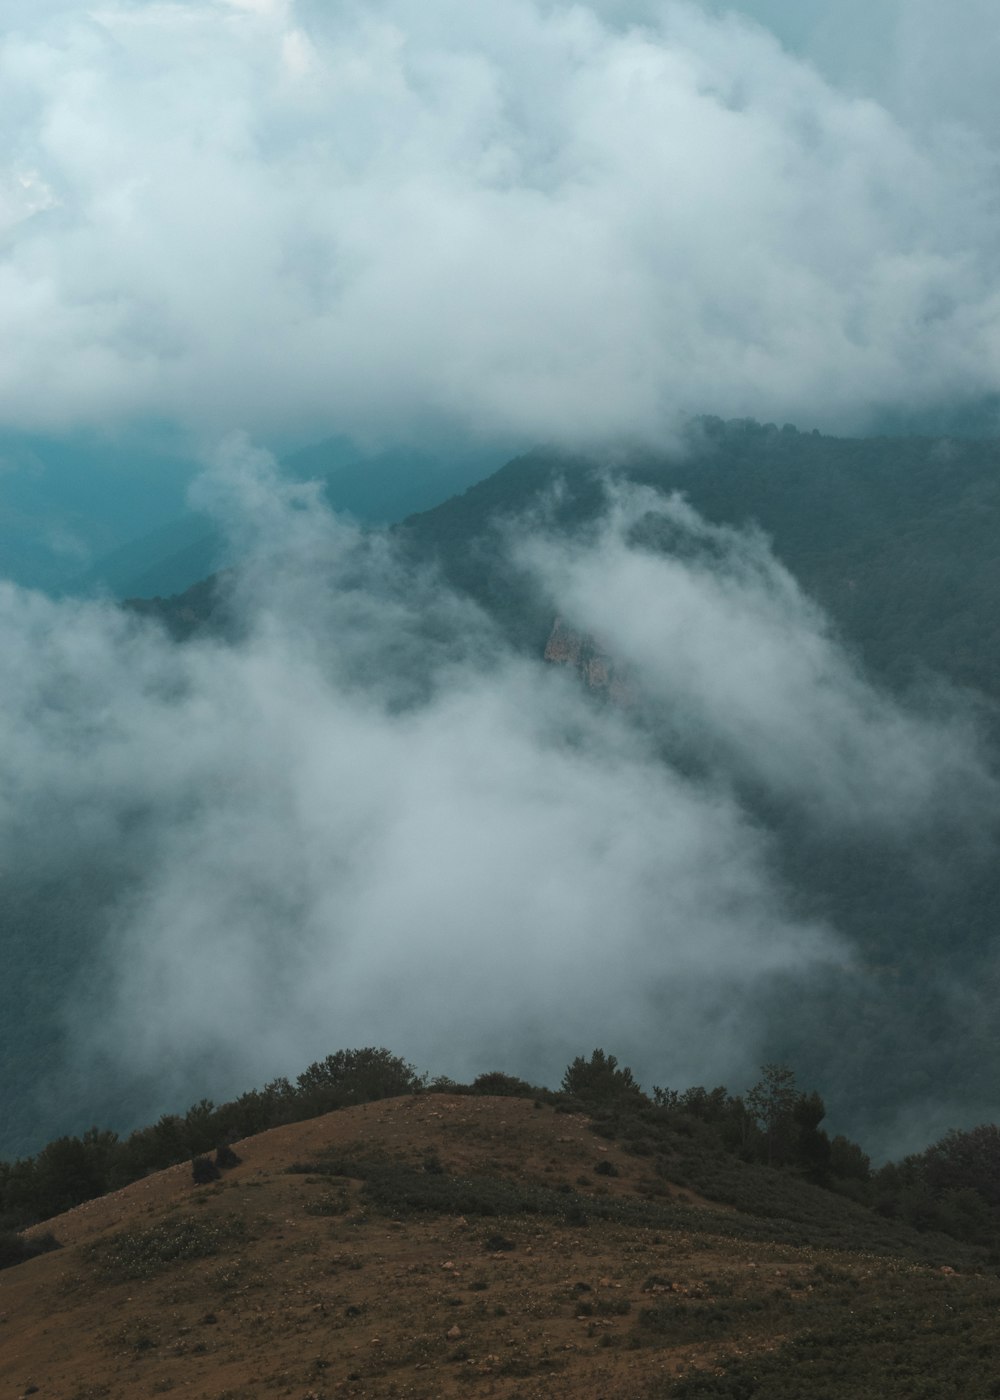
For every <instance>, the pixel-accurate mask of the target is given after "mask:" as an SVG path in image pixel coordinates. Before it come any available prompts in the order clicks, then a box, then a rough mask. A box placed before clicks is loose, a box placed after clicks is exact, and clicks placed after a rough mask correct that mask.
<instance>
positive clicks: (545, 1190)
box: [0, 1095, 1000, 1400]
mask: <svg viewBox="0 0 1000 1400" xmlns="http://www.w3.org/2000/svg"><path fill="white" fill-rule="evenodd" d="M238 1152H239V1155H240V1157H241V1158H242V1162H241V1164H240V1165H239V1166H237V1167H235V1168H234V1169H233V1170H231V1171H230V1172H227V1173H226V1175H225V1177H224V1179H223V1180H221V1181H219V1182H216V1183H214V1184H213V1185H210V1186H207V1187H196V1186H194V1185H193V1184H192V1180H191V1172H190V1168H189V1167H174V1168H171V1169H169V1170H168V1171H165V1172H161V1173H158V1174H157V1175H155V1176H152V1177H149V1178H147V1179H146V1180H145V1181H141V1182H137V1183H135V1184H134V1185H132V1186H130V1187H128V1188H126V1189H125V1190H123V1191H120V1192H117V1193H115V1194H114V1195H113V1196H109V1197H104V1198H101V1199H99V1200H95V1201H91V1202H88V1203H87V1204H86V1205H84V1206H81V1207H79V1208H77V1209H76V1210H74V1211H71V1212H70V1213H69V1214H67V1215H64V1216H61V1217H59V1218H58V1219H57V1220H56V1221H53V1222H48V1223H47V1224H46V1225H45V1226H41V1227H38V1229H39V1232H44V1231H48V1230H51V1231H52V1232H53V1233H54V1234H55V1235H56V1236H57V1237H58V1239H59V1240H60V1242H61V1243H62V1245H63V1248H62V1249H60V1250H58V1251H57V1252H55V1253H51V1254H46V1255H40V1256H39V1257H37V1258H34V1259H31V1260H29V1261H28V1262H26V1263H24V1264H22V1265H20V1266H18V1267H17V1268H12V1269H8V1270H6V1271H4V1272H3V1273H0V1400H5V1398H6V1397H11V1400H14V1397H20V1396H26V1395H29V1394H30V1395H37V1396H38V1397H39V1400H99V1398H100V1400H104V1398H105V1397H106V1400H135V1397H146V1396H150V1397H152V1396H157V1395H166V1394H170V1393H171V1392H177V1393H178V1394H180V1395H183V1396H185V1397H191V1400H266V1398H267V1397H272V1396H275V1397H277V1396H288V1397H293V1400H333V1397H340V1396H366V1397H368V1396H370V1397H385V1400H389V1397H399V1398H400V1400H402V1397H412V1398H413V1400H420V1398H421V1397H426V1400H430V1398H431V1397H439V1396H445V1397H447V1396H459V1395H461V1396H463V1397H477V1396H483V1397H486V1396H493V1397H510V1400H514V1398H515V1397H519V1400H529V1397H536V1396H538V1397H541V1396H544V1397H546V1400H549V1398H550V1397H574V1400H597V1398H598V1397H604V1400H627V1398H628V1397H635V1398H636V1400H653V1397H659V1396H664V1397H666V1396H684V1397H690V1400H695V1397H710V1396H712V1397H716V1396H717V1397H730V1400H746V1397H750V1396H753V1395H757V1396H760V1397H764V1396H767V1397H769V1400H771V1397H774V1400H784V1397H788V1400H791V1398H792V1397H801V1396H809V1400H826V1397H834V1396H838V1397H840V1396H842V1397H851V1400H861V1397H863V1396H865V1395H867V1394H871V1395H875V1394H878V1395H879V1396H880V1397H882V1400H884V1397H886V1396H893V1395H899V1396H904V1395H905V1396H927V1397H931V1396H933V1397H935V1398H936V1397H939V1396H950V1395H956V1396H957V1395H962V1396H963V1397H972V1398H973V1400H975V1397H978V1396H989V1395H994V1394H1000V1385H997V1384H996V1383H995V1381H994V1376H995V1375H996V1373H997V1372H996V1365H995V1361H996V1353H995V1344H994V1341H993V1334H994V1332H995V1319H996V1316H997V1312H998V1308H1000V1283H998V1281H997V1280H996V1278H994V1277H991V1276H988V1275H977V1274H974V1273H969V1272H961V1273H958V1272H953V1271H952V1270H951V1269H950V1267H949V1266H947V1265H945V1266H943V1267H942V1265H941V1264H940V1263H935V1262H931V1263H921V1262H914V1261H913V1260H912V1259H907V1258H903V1257H900V1256H899V1255H896V1256H893V1255H891V1254H885V1253H877V1252H875V1251H874V1250H865V1249H854V1250H844V1249H832V1248H828V1247H819V1246H817V1245H816V1244H815V1243H813V1244H807V1243H801V1242H800V1243H792V1242H790V1241H789V1239H788V1237H787V1234H788V1232H787V1231H785V1232H784V1234H782V1231H781V1230H775V1229H772V1228H771V1226H772V1225H773V1224H774V1222H771V1224H769V1223H768V1222H766V1221H763V1220H761V1219H760V1218H757V1217H754V1216H751V1215H749V1214H747V1213H745V1212H743V1211H736V1210H733V1209H732V1208H727V1207H719V1206H713V1205H712V1204H711V1203H710V1202H709V1201H707V1200H704V1199H701V1198H699V1197H698V1196H697V1195H696V1194H695V1193H693V1192H692V1191H689V1190H681V1189H680V1188H676V1187H672V1186H670V1184H669V1183H665V1182H664V1181H663V1180H662V1179H658V1180H655V1181H654V1180H653V1179H652V1178H651V1176H650V1168H649V1163H648V1161H647V1160H646V1159H644V1158H642V1157H639V1156H636V1155H634V1154H631V1153H629V1152H627V1151H626V1150H624V1148H623V1147H622V1146H620V1145H619V1144H618V1143H616V1142H613V1141H609V1140H607V1139H606V1138H602V1137H600V1136H598V1135H595V1133H594V1132H593V1131H592V1128H591V1126H590V1125H589V1123H588V1120H587V1119H586V1118H584V1117H582V1116H580V1115H576V1114H567V1113H557V1112H555V1111H554V1110H553V1109H552V1107H550V1106H545V1107H542V1106H537V1107H536V1106H535V1105H534V1104H533V1103H532V1101H531V1100H529V1099H504V1098H475V1097H457V1096H456V1097H450V1096H447V1095H422V1096H409V1097H406V1098H401V1099H391V1100H385V1101H383V1102H380V1103H374V1104H369V1105H367V1106H364V1107H359V1108H352V1109H347V1110H344V1111H342V1112H339V1113H334V1114H329V1115H327V1116H326V1117H323V1118H318V1119H312V1120H310V1121H308V1122H304V1123H299V1124H294V1125H291V1126H288V1127H282V1128H276V1129H273V1130H272V1131H270V1132H268V1133H264V1134H261V1135H260V1136H259V1137H256V1138H251V1139H248V1140H247V1141H245V1142H244V1143H241V1144H239V1145H238Z"/></svg>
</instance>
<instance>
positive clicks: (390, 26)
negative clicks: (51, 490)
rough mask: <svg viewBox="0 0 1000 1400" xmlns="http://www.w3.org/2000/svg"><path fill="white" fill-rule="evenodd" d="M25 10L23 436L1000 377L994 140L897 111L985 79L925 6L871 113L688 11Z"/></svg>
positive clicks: (10, 372) (583, 429)
mask: <svg viewBox="0 0 1000 1400" xmlns="http://www.w3.org/2000/svg"><path fill="white" fill-rule="evenodd" d="M970 3H971V0H970ZM973 8H974V7H973ZM8 9H9V11H10V14H11V17H12V20H14V19H16V21H17V22H16V23H15V22H12V23H11V24H10V25H9V26H8V27H7V29H6V31H5V36H4V38H3V39H2V40H0V80H2V81H3V83H4V89H5V93H6V94H7V100H8V103H9V107H10V114H11V115H10V121H9V128H10V139H9V150H10V151H11V153H12V156H11V160H12V164H11V166H10V167H9V170H8V173H7V177H6V179H7V187H10V185H11V181H12V180H16V172H17V171H19V170H20V171H24V170H30V171H31V172H33V175H32V178H33V179H36V180H37V182H38V185H37V188H38V189H39V190H45V191H46V198H45V200H44V201H42V203H41V204H37V202H36V204H37V207H35V211H34V213H33V214H31V215H30V216H29V217H27V218H22V219H21V221H20V222H19V223H17V224H16V225H15V226H14V228H13V229H12V230H11V231H9V232H8V245H7V256H6V258H5V261H4V264H3V271H2V285H0V307H2V324H3V331H4V335H5V338H6V339H7V341H8V342H9V343H16V344H17V346H18V354H17V356H10V357H6V358H5V360H4V363H3V368H2V371H0V423H2V422H5V423H7V424H14V425H18V426H28V427H39V426H47V427H52V426H59V425H73V424H79V423H84V422H89V423H94V422H106V421H108V420H109V419H122V418H128V417H130V416H136V415H142V414H153V415H155V416H157V417H160V418H168V419H173V420H179V421H181V422H182V423H184V424H186V425H187V426H188V427H193V428H194V429H195V430H198V431H205V432H214V431H216V430H218V429H228V428H229V427H232V426H233V425H243V426H246V427H248V428H250V429H252V430H254V431H257V432H262V433H265V434H271V435H275V436H278V437H281V436H282V435H284V436H285V437H288V436H298V437H299V438H307V437H308V436H310V435H311V434H317V435H318V434H320V433H322V432H324V431H328V430H331V429H332V428H334V427H339V428H345V429H347V430H349V431H354V432H357V433H360V434H362V435H368V436H373V435H374V436H378V435H380V434H381V435H393V434H395V435H406V434H413V433H416V432H418V431H419V428H420V425H421V424H422V423H423V421H425V419H426V416H427V415H428V414H431V415H436V416H437V417H438V419H441V418H444V419H448V418H451V419H452V420H456V421H458V422H460V423H462V424H463V425H465V426H468V425H470V424H471V425H472V426H473V427H475V428H477V429H479V430H487V431H489V430H493V429H497V430H504V431H513V432H516V433H518V434H521V435H526V436H532V435H535V436H562V437H574V436H576V437H588V436H600V435H603V434H609V433H610V434H616V433H621V432H630V431H631V432H639V433H643V432H644V433H647V434H650V435H654V436H655V435H658V434H662V433H663V432H665V431H666V430H667V429H668V427H669V425H670V423H671V422H672V421H673V417H674V415H675V414H676V413H677V412H678V411H691V410H693V411H698V410H702V409H708V410H717V411H720V412H722V413H730V412H732V413H742V412H752V413H755V414H756V415H757V416H759V417H774V418H777V419H779V420H780V419H783V418H798V419H801V420H803V421H805V422H810V423H811V422H814V421H815V422H819V423H821V424H824V425H841V426H843V425H849V424H850V423H852V422H855V421H858V418H859V416H861V415H863V413H864V411H865V408H866V406H867V405H868V404H870V403H871V402H872V401H878V400H904V401H907V402H925V401H928V400H934V399H936V398H942V397H945V398H946V397H948V396H950V395H954V394H957V393H965V392H968V393H975V392H979V391H983V390H988V389H992V388H994V387H995V385H996V382H997V370H998V367H1000V337H998V333H997V327H998V324H1000V322H998V301H997V281H996V261H997V254H996V239H995V233H994V216H993V212H992V208H991V206H990V205H989V202H988V200H986V199H985V198H984V191H985V190H987V189H988V188H990V187H991V186H992V183H993V179H994V168H995V150H994V147H993V145H992V144H991V142H992V139H993V136H992V128H991V127H990V125H989V122H988V121H986V119H985V117H984V119H983V120H982V121H978V120H977V121H976V122H972V121H971V120H970V122H968V123H966V125H965V126H964V127H962V128H957V127H956V126H955V114H956V112H957V108H955V105H954V103H952V104H951V106H948V105H947V104H944V106H943V107H942V113H943V116H944V117H945V118H947V120H945V121H943V122H942V121H935V120H932V119H931V116H930V110H929V104H927V103H919V102H918V103H917V105H918V106H919V107H920V110H919V113H917V114H914V112H910V111H909V109H907V108H906V104H905V103H904V102H903V101H902V99H899V100H897V99H896V98H895V97H894V96H893V93H898V92H911V93H917V92H918V91H920V90H922V89H921V81H922V76H923V75H925V74H926V73H928V72H929V71H930V68H929V66H928V65H930V58H929V57H928V55H932V56H933V57H934V60H935V64H936V67H934V66H933V65H931V67H933V72H934V73H935V74H937V76H936V77H935V78H934V84H935V90H938V89H942V90H943V89H944V87H946V86H947V85H948V82H949V81H950V79H951V75H952V68H953V67H954V66H956V65H957V63H958V59H957V58H956V57H955V56H954V55H955V52H956V50H955V43H957V42H958V40H957V39H956V40H955V41H954V42H953V43H952V45H951V47H949V46H948V45H947V44H944V43H938V42H937V41H936V40H935V41H934V42H931V41H930V39H928V37H927V36H928V35H929V34H931V29H930V28H929V27H928V26H930V23H931V21H930V18H929V17H928V13H929V12H928V13H925V11H924V8H923V7H916V6H911V7H910V8H909V9H906V8H905V7H904V10H903V11H902V12H901V13H902V18H901V19H900V24H901V25H903V22H904V20H906V21H907V23H909V24H910V29H912V32H913V34H914V35H915V36H916V37H914V38H913V39H912V41H908V42H909V48H908V49H907V52H910V51H911V50H912V52H913V53H914V54H915V55H917V56H916V57H914V58H912V60H907V61H908V62H909V63H910V68H909V69H907V68H906V66H905V64H902V60H901V65H902V66H901V67H900V68H899V70H898V75H897V77H895V78H894V79H893V81H892V83H890V82H889V80H888V79H886V80H885V82H883V83H881V85H875V86H873V87H871V89H870V91H871V93H873V94H874V95H869V96H858V95H852V94H851V93H850V92H847V91H843V92H842V91H839V90H838V89H837V88H836V87H834V86H831V85H830V84H829V83H828V82H827V81H826V80H825V79H823V78H822V77H820V76H819V74H818V72H817V71H816V69H814V68H812V67H810V66H808V65H807V64H806V63H805V62H803V61H802V60H801V59H800V58H798V57H795V56H793V55H792V54H790V53H789V52H787V51H783V50H782V49H781V47H780V46H779V44H778V43H777V42H776V41H775V40H774V39H773V38H771V37H769V36H768V34H767V33H766V32H765V31H763V30H761V29H759V28H755V27H754V26H752V25H750V24H749V23H747V22H745V21H741V20H739V19H737V18H734V17H732V16H711V15H707V14H706V13H705V12H704V11H703V10H702V9H699V8H697V7H695V6H693V5H686V4H683V3H680V2H679V0H678V3H667V4H663V5H659V6H656V7H652V8H650V9H648V10H647V11H646V12H645V14H644V20H645V22H644V23H643V24H642V25H641V26H640V27H631V28H630V27H628V26H627V25H625V24H624V23H622V22H621V16H620V14H619V16H618V19H617V21H616V22H612V18H611V17H610V16H606V17H602V16H601V15H599V14H598V13H597V12H596V11H595V10H594V9H591V8H588V7H585V6H575V7H568V6H562V5H547V6H542V5H541V4H534V3H531V0H507V3H505V4H504V5H503V7H502V8H500V7H499V6H498V5H497V4H496V3H493V2H492V0H491V3H486V4H482V5H476V6H471V7H470V6H468V5H458V4H455V3H451V2H450V0H433V3H426V0H425V3H422V4H417V3H415V0H378V3H375V4H371V5H367V6H365V7H355V6H347V5H335V6H332V7H330V6H324V7H322V8H321V7H312V6H307V5H305V4H298V5H295V4H287V5H276V4H264V3H263V0H261V3H259V4H258V3H256V0H255V3H253V4H249V3H248V4H246V5H244V4H240V5H238V6H236V7H234V6H233V5H229V4H220V5H213V6H206V5H203V4H194V3H188V2H187V0H176V3H172V4H130V5H117V6H106V7H105V8H103V9H101V10H99V11H95V12H94V13H93V15H92V16H89V17H88V16H86V15H84V14H82V13H81V12H80V11H79V10H76V9H73V8H70V7H68V6H67V7H65V8H64V7H61V6H59V5H49V6H45V7H40V8H38V9H35V10H32V11H30V12H29V11H28V10H27V9H26V8H25V7H23V6H19V5H14V6H9V7H8ZM963 15H965V17H966V19H968V21H969V23H968V25H966V26H964V27H963V24H961V23H960V24H956V26H955V31H954V32H955V33H956V34H958V35H959V38H960V39H961V38H967V37H968V35H969V33H970V32H974V25H973V20H974V18H975V17H974V16H973V15H972V11H971V9H968V12H967V13H966V11H963ZM904 27H905V26H904ZM910 29H908V30H906V32H907V33H909V32H910ZM900 32H903V31H902V30H901V31H900ZM920 36H923V38H921V37H920ZM921 45H922V47H921ZM962 52H964V50H963V51H962ZM921 55H922V56H921ZM907 72H910V74H911V76H909V77H908V76H907ZM893 84H895V86H893ZM959 88H960V84H958V83H957V82H952V83H951V88H950V89H949V90H951V91H954V92H956V93H957V92H958V91H959ZM976 90H977V92H981V91H982V90H983V89H982V86H981V85H978V86H977V88H976ZM942 100H943V99H942ZM957 100H958V99H957V98H956V101H957ZM970 100H971V99H970ZM915 101H916V99H915ZM976 102H977V103H979V104H980V106H981V105H982V102H981V99H980V98H978V97H977V98H976ZM977 110H978V108H977ZM2 187H3V185H2V181H0V188H2ZM48 206H51V207H48Z"/></svg>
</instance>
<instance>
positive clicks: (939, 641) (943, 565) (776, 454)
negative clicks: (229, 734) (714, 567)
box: [147, 419, 1000, 698]
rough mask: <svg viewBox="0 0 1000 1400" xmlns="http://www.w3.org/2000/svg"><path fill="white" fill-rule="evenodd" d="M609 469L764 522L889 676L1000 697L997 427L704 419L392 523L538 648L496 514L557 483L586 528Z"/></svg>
mask: <svg viewBox="0 0 1000 1400" xmlns="http://www.w3.org/2000/svg"><path fill="white" fill-rule="evenodd" d="M614 479H624V480H628V481H632V482H636V483H640V484H643V485H648V486H652V487H655V488H656V489H658V490H661V491H665V492H672V491H678V492H681V493H682V494H683V495H684V496H685V497H686V498H687V499H688V500H689V501H690V502H691V504H692V505H693V506H694V507H695V508H696V509H697V510H698V511H699V512H700V513H701V514H702V515H704V516H705V517H706V518H707V519H708V520H710V521H713V522H717V523H721V524H729V525H733V526H738V527H743V526H747V525H756V526H758V527H760V528H761V529H762V530H763V531H764V532H765V534H766V535H767V536H768V537H769V538H770V540H771V542H772V544H773V547H774V550H775V553H776V554H777V556H778V558H779V559H780V560H781V561H782V562H783V563H784V564H785V565H786V566H787V567H788V568H789V570H790V571H791V573H792V574H793V575H794V576H795V578H796V579H797V580H798V581H799V582H800V584H801V585H802V586H803V587H804V589H805V590H806V592H807V593H809V594H810V595H811V596H812V597H813V598H815V599H816V601H817V602H818V603H819V604H820V605H821V606H822V607H823V608H824V609H825V610H826V611H827V612H828V613H829V614H830V616H831V617H832V618H833V619H834V621H835V622H836V623H837V625H838V626H839V628H840V629H841V631H842V633H843V636H844V638H845V639H846V641H847V643H848V644H849V645H850V646H853V647H855V648H856V649H857V650H858V651H859V652H860V654H861V655H862V657H863V659H864V662H865V664H866V665H867V666H869V667H871V669H872V670H873V671H874V672H875V673H877V674H879V675H880V676H882V677H884V678H885V679H886V680H887V681H888V682H889V683H891V684H893V685H906V684H910V683H913V682H914V681H915V680H918V679H920V678H922V677H926V676H927V675H928V673H932V672H933V673H937V674H939V675H942V676H945V677H947V678H948V679H949V680H950V681H952V682H954V683H956V684H958V685H962V686H968V687H973V688H975V689H977V690H979V691H981V692H982V693H984V694H986V695H990V696H996V697H998V698H1000V619H998V617H997V615H996V609H995V607H994V605H993V600H994V599H995V598H997V597H1000V551H998V550H997V548H996V522H997V520H998V518H1000V440H997V439H995V438H990V439H983V440H969V439H941V438H891V437H878V438H836V437H829V436H824V435H821V434H819V433H816V432H813V433H800V432H798V431H797V430H796V429H794V428H793V427H791V426H786V427H784V428H782V429H778V428H776V427H775V426H774V425H773V424H763V425H762V424H759V423H755V422H753V421H752V420H737V421H735V422H730V423H723V422H722V421H720V420H716V419H706V420H701V421H700V422H698V423H697V424H695V425H693V427H692V430H691V435H690V440H689V443H688V445H687V448H686V450H685V451H684V452H683V453H671V454H657V453H653V452H650V451H648V450H640V449H635V450H631V451H628V450H619V451H616V452H614V453H608V454H595V455H593V456H587V455H570V454H567V453H564V452H557V451H554V450H544V449H543V450H537V451H534V452H531V453H528V454H526V455H524V456H521V457H518V458H515V459H513V460H512V461H510V462H508V463H507V464H506V465H505V466H503V467H501V468H500V470H499V471H496V472H494V473H493V474H492V475H490V476H488V477H486V478H485V479H484V480H481V481H479V482H477V483H475V484H474V485H472V486H469V487H468V488H467V489H466V490H465V491H464V492H462V494H460V495H455V496H452V497H451V498H449V499H448V500H445V501H444V502H442V503H441V504H439V505H436V506H433V507H432V508H430V509H428V510H424V511H422V512H420V513H417V514H413V515H411V516H410V517H409V518H408V519H406V520H405V521H404V522H403V523H402V524H401V525H400V526H399V527H398V528H397V535H398V536H399V538H400V540H401V541H402V542H403V544H404V545H405V547H406V548H407V549H408V550H409V551H410V553H411V555H412V556H413V557H415V558H418V559H423V560H433V561H435V562H436V563H437V564H439V565H440V567H441V568H442V570H443V572H444V574H445V576H446V577H447V579H448V580H449V581H450V582H451V583H452V584H453V585H454V586H455V587H457V588H459V589H460V590H462V591H463V592H466V593H468V594H469V595H471V596H472V597H474V598H475V599H476V600H477V601H478V602H480V603H481V604H483V605H484V606H485V607H486V608H487V609H488V610H489V611H490V612H491V613H492V614H493V615H494V616H497V617H499V618H500V619H501V620H502V621H504V622H505V624H506V626H507V628H508V631H509V633H510V635H511V636H512V637H513V639H514V640H515V641H517V642H518V643H519V644H521V645H525V646H527V647H529V649H531V650H533V651H534V650H541V649H542V648H544V644H545V638H546V637H547V635H548V631H549V630H550V628H551V622H552V619H551V617H549V616H548V614H547V613H546V612H545V610H544V608H540V607H539V606H538V604H537V602H536V601H534V600H533V599H532V598H531V597H530V596H528V594H527V593H526V591H525V588H524V587H523V585H520V584H519V582H518V580H517V579H516V578H515V577H514V576H513V574H512V573H511V571H510V568H509V565H508V564H507V562H506V560H505V558H504V556H503V552H502V551H501V550H499V549H497V548H496V547H495V527H496V523H497V521H498V520H503V519H514V520H516V519H518V518H519V517H524V516H526V515H527V514H529V513H530V512H531V511H532V510H533V509H536V508H537V507H538V505H539V503H540V502H541V501H544V500H545V498H546V496H547V495H548V494H549V493H551V492H552V491H553V489H554V488H555V486H556V483H559V485H560V488H561V491H562V494H561V497H560V500H559V502H558V505H556V506H555V507H554V509H553V510H551V511H550V512H549V515H548V517H547V518H548V520H549V523H550V524H551V523H555V524H556V525H558V526H559V527H560V528H562V529H564V530H571V529H577V528H580V527H581V526H582V525H583V524H584V523H585V522H586V521H588V520H591V519H593V518H594V517H595V515H596V514H597V513H598V512H599V511H600V510H601V509H602V506H603V504H604V501H605V498H606V497H605V482H606V481H608V480H614ZM331 494H332V493H331ZM147 596H148V595H147ZM195 596H196V597H197V599H198V600H199V601H197V602H195V601H194V599H193V598H188V599H185V600H184V601H182V600H181V599H180V598H179V597H178V598H175V599H171V600H167V601H164V602H163V603H161V604H159V605H158V608H157V611H158V612H159V614H160V615H161V616H162V617H163V618H164V619H166V620H168V621H169V620H170V619H171V618H176V617H177V616H178V614H179V613H180V612H182V611H184V610H187V611H188V613H189V615H190V616H195V617H197V618H200V619H203V620H204V619H207V617H208V616H209V614H210V612H211V606H210V605H209V604H208V603H207V601H206V600H207V599H208V598H209V597H210V596H211V591H210V590H208V589H206V588H205V586H204V584H203V583H200V584H199V585H198V592H197V595H195ZM192 608H193V613H192ZM190 616H189V621H190Z"/></svg>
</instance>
